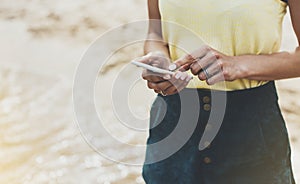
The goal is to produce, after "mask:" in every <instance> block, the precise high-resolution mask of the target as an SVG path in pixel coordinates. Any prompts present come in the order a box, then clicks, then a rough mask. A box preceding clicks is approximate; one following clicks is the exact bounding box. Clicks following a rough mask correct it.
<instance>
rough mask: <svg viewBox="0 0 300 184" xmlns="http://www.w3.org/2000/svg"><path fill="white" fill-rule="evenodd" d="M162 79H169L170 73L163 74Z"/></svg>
mask: <svg viewBox="0 0 300 184" xmlns="http://www.w3.org/2000/svg"><path fill="white" fill-rule="evenodd" d="M163 79H166V80H169V79H171V76H170V75H164V76H163Z"/></svg>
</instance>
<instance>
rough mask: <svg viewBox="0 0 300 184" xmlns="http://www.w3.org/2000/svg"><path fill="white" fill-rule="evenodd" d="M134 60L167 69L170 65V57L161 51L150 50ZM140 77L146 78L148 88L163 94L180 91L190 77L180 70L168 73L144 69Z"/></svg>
mask: <svg viewBox="0 0 300 184" xmlns="http://www.w3.org/2000/svg"><path fill="white" fill-rule="evenodd" d="M136 61H139V62H142V63H145V64H149V65H152V66H155V67H158V68H162V69H167V70H168V68H169V66H170V65H171V62H170V59H169V58H168V57H166V56H165V55H164V54H163V53H162V52H150V53H149V54H147V55H145V56H143V57H140V58H137V59H136ZM142 77H143V79H145V80H147V84H148V88H150V89H153V90H154V91H155V92H156V93H160V94H162V95H164V96H165V95H172V94H175V93H178V92H180V91H181V90H182V89H184V88H185V87H186V86H187V85H188V83H189V81H190V80H191V79H192V77H191V76H190V75H188V74H187V73H186V72H181V71H177V72H175V74H173V75H169V74H159V73H154V72H151V71H149V70H144V71H143V74H142Z"/></svg>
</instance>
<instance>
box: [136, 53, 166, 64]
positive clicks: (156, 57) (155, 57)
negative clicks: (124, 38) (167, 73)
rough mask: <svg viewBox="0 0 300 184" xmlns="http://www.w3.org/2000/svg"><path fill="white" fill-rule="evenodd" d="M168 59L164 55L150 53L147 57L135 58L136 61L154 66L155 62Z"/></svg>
mask: <svg viewBox="0 0 300 184" xmlns="http://www.w3.org/2000/svg"><path fill="white" fill-rule="evenodd" d="M162 59H166V58H165V57H164V56H162V55H153V54H152V53H148V54H147V55H145V56H142V57H138V58H135V59H134V61H137V62H141V63H145V64H152V63H153V62H154V61H157V60H162Z"/></svg>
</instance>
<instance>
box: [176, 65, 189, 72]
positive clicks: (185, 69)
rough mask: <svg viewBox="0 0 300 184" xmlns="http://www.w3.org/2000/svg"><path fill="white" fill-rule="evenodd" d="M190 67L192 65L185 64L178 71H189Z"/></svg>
mask: <svg viewBox="0 0 300 184" xmlns="http://www.w3.org/2000/svg"><path fill="white" fill-rule="evenodd" d="M191 65H192V64H185V65H183V66H181V67H180V68H179V69H178V70H179V71H181V72H185V71H188V70H189V69H190V67H191Z"/></svg>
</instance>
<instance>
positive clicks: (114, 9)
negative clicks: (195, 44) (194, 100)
mask: <svg viewBox="0 0 300 184" xmlns="http://www.w3.org/2000/svg"><path fill="white" fill-rule="evenodd" d="M124 7H126V8H124ZM108 15H109V16H108ZM145 18H146V5H145V2H144V1H139V0H126V1H120V2H118V4H116V3H115V2H113V1H108V0H102V1H96V0H87V1H83V0H77V1H71V0H66V1H38V0H31V1H25V0H19V1H18V3H16V2H12V1H9V0H2V1H1V4H0V30H1V33H2V37H1V38H0V49H1V51H2V54H1V56H2V57H1V60H0V79H1V83H0V89H1V90H0V132H1V133H0V147H1V152H0V165H1V168H0V183H1V184H2V183H3V184H4V183H11V184H17V183H30V184H31V183H101V184H108V183H114V184H117V183H120V184H124V183H128V184H129V183H130V184H131V183H143V180H142V178H141V167H140V166H129V165H122V164H118V163H116V162H112V161H109V160H107V159H105V158H104V157H102V156H101V155H99V154H98V153H97V152H95V151H94V150H93V149H92V148H91V147H90V146H89V145H88V144H87V143H86V142H85V140H84V139H83V137H82V136H81V133H80V130H79V129H78V127H77V124H76V123H75V121H74V120H75V117H74V112H73V107H72V84H73V78H74V74H75V71H76V67H77V65H78V64H79V62H80V58H81V56H82V55H83V53H84V52H85V50H86V49H87V48H88V46H89V45H90V43H91V42H92V41H93V40H94V39H95V38H96V37H98V36H99V35H101V34H103V33H104V32H105V31H107V30H108V29H110V28H112V27H115V26H118V25H120V24H124V23H128V22H132V21H136V20H142V19H145ZM286 18H288V17H286ZM290 31H291V25H290V21H289V19H286V20H285V23H284V40H283V45H282V50H288V51H291V50H293V49H294V48H295V46H296V41H295V37H294V36H293V35H291V34H290V33H289V32H290ZM141 53H142V48H141V47H138V44H137V45H135V46H133V48H130V47H129V48H127V50H126V49H124V50H121V51H120V52H119V53H117V54H116V55H115V57H114V58H112V62H111V65H110V67H108V68H107V72H106V73H105V74H103V75H102V77H101V80H98V81H97V85H96V92H97V94H98V95H97V96H96V99H97V98H100V99H99V100H98V101H97V108H100V110H101V109H102V110H103V109H110V108H111V104H110V103H111V102H110V101H109V99H105V98H101V97H103V96H105V95H108V94H107V93H104V92H103V91H101V89H102V87H103V85H104V84H105V86H106V85H107V86H109V84H111V81H113V80H114V77H115V75H116V72H119V71H120V68H122V67H123V66H124V65H125V61H127V60H130V58H133V57H135V56H138V55H140V54H141ZM132 72H134V71H132ZM135 74H136V73H135ZM131 75H133V73H131V72H128V73H122V79H123V80H124V81H123V82H125V81H126V77H129V76H131ZM121 82H122V80H121ZM299 82H300V80H299V79H293V80H282V81H278V82H277V86H278V88H279V98H280V105H281V108H282V109H283V115H284V117H285V119H286V121H287V126H288V130H289V134H290V138H291V143H292V150H293V155H292V157H293V166H294V171H295V175H296V178H297V181H300V176H299V173H300V143H299V139H298V136H297V135H298V133H299V132H300V124H299V119H300V113H299V111H298V109H299V108H300V101H299V100H298V99H299V97H300V87H299V85H298V84H299ZM136 86H137V87H136V88H135V90H136V91H135V92H134V94H132V95H131V96H130V97H131V98H130V101H131V102H130V103H132V104H131V106H132V107H134V108H133V109H132V111H133V112H134V114H136V115H138V116H139V117H140V118H141V119H147V118H148V112H149V107H150V104H151V102H152V100H153V98H154V94H153V93H152V92H151V91H149V90H147V88H146V86H145V85H144V83H143V82H142V81H140V82H139V83H138V85H136ZM102 93H103V94H102ZM141 94H142V95H141ZM145 99H147V100H146V101H145ZM102 110H101V111H102ZM102 112H103V113H104V115H103V116H104V117H105V118H106V121H105V123H106V124H105V125H107V128H108V129H109V130H110V131H111V132H112V134H113V135H115V136H117V137H118V138H119V139H120V140H122V141H125V142H126V143H129V144H136V145H143V144H144V143H145V141H146V137H147V132H145V131H141V132H140V131H133V130H128V129H127V128H120V126H119V125H118V124H117V120H116V119H115V117H114V114H113V112H112V111H110V110H106V111H102ZM143 128H144V127H143ZM101 139H102V140H104V141H103V144H104V147H105V149H106V150H107V151H111V152H113V154H117V153H122V156H123V159H124V160H127V161H128V162H135V161H136V160H142V159H143V156H144V155H143V152H136V153H134V152H132V151H130V150H128V149H127V148H125V146H124V147H120V148H119V149H117V150H111V148H112V147H113V146H111V144H110V142H109V141H108V139H106V138H105V137H103V138H101Z"/></svg>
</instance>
